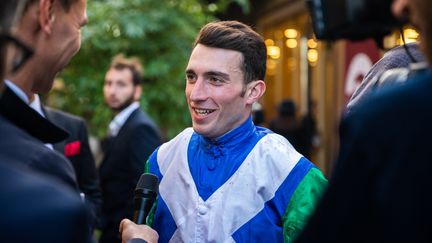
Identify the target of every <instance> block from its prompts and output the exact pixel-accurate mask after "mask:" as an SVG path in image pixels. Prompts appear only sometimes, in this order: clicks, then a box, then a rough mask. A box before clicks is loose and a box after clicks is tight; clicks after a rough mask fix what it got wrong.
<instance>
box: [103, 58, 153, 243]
mask: <svg viewBox="0 0 432 243" xmlns="http://www.w3.org/2000/svg"><path fill="white" fill-rule="evenodd" d="M141 79H142V66H141V63H140V62H139V60H138V59H137V58H125V57H124V56H123V55H117V56H116V57H114V59H113V60H112V63H111V66H110V68H109V70H108V72H107V73H106V75H105V81H104V87H103V94H104V97H105V102H106V104H107V105H108V107H109V108H110V109H111V111H112V112H113V115H115V116H114V119H113V120H112V121H111V123H110V124H109V135H108V139H107V141H106V143H105V145H104V147H105V149H104V158H103V160H102V163H101V166H100V168H99V176H100V183H101V188H102V195H103V207H102V218H101V222H100V227H101V230H102V235H101V238H100V242H101V243H107V242H120V241H121V239H120V236H119V231H118V229H119V224H120V221H121V220H122V219H123V218H129V219H131V218H132V216H133V195H134V193H133V192H134V189H135V187H136V184H137V182H138V180H139V178H140V176H141V174H142V173H143V172H144V166H145V163H146V161H147V159H148V157H149V156H150V154H151V153H152V151H153V150H154V149H156V147H158V146H159V145H160V143H161V137H160V132H159V129H158V128H157V126H156V125H155V123H154V122H153V120H152V119H151V118H150V117H149V116H148V115H147V114H146V113H145V112H144V111H142V110H141V108H140V105H139V100H140V98H141V93H142V88H141V84H140V83H141Z"/></svg>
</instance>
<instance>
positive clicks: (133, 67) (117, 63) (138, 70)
mask: <svg viewBox="0 0 432 243" xmlns="http://www.w3.org/2000/svg"><path fill="white" fill-rule="evenodd" d="M110 68H114V69H116V70H123V69H129V70H130V71H131V73H132V81H133V83H134V85H139V84H140V83H141V79H142V75H143V67H142V65H141V61H140V59H139V58H138V57H130V58H126V57H125V56H124V55H123V54H118V55H116V56H115V57H114V58H113V60H112V61H111V65H110Z"/></svg>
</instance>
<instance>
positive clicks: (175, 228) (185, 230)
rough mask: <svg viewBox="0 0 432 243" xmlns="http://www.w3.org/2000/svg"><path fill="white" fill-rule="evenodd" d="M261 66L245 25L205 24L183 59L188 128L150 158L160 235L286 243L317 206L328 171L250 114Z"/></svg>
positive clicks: (258, 44)
mask: <svg viewBox="0 0 432 243" xmlns="http://www.w3.org/2000/svg"><path fill="white" fill-rule="evenodd" d="M265 70H266V46H265V44H264V41H263V40H262V38H261V36H259V35H258V34H257V33H256V32H255V31H253V30H252V29H251V28H250V27H249V26H246V25H244V24H242V23H240V22H237V21H222V22H214V23H209V24H207V25H205V26H204V27H203V28H202V29H201V31H200V33H199V35H198V37H197V40H196V42H195V44H194V49H193V51H192V54H191V56H190V59H189V63H188V65H187V68H186V89H185V94H186V99H187V102H188V105H189V111H190V114H191V118H192V128H187V129H185V130H184V131H183V132H181V133H180V134H179V135H177V136H176V137H175V138H174V139H172V140H171V141H169V142H167V143H165V144H163V145H162V146H161V147H159V149H158V150H156V151H155V152H154V153H153V154H152V156H151V157H150V159H149V162H148V165H147V169H148V170H149V171H150V172H151V173H154V174H156V175H157V176H158V177H159V179H160V186H159V197H158V199H157V207H156V210H155V211H154V214H153V215H152V216H151V217H150V218H152V222H153V224H152V226H153V228H154V229H155V230H156V231H157V232H158V233H159V242H169V241H170V242H233V241H236V242H283V241H285V242H290V241H292V239H293V238H294V237H295V236H296V234H297V232H298V231H299V230H300V229H301V228H302V226H303V224H304V222H305V220H306V219H307V217H308V215H309V214H310V213H311V211H312V210H313V209H314V205H315V203H316V201H317V199H318V198H319V196H320V194H321V192H322V190H323V188H324V187H325V185H326V179H325V178H324V177H323V175H322V174H321V172H320V171H319V170H318V169H317V168H316V167H315V166H314V165H313V164H312V163H311V162H310V161H308V160H307V159H306V158H304V157H303V156H302V155H301V154H299V153H298V152H297V151H295V150H294V149H293V147H292V146H291V144H290V143H289V142H288V141H287V140H286V139H285V138H283V137H282V136H279V135H277V134H274V133H272V132H271V131H270V130H268V129H265V128H261V127H256V126H255V125H254V124H253V122H252V117H251V110H252V104H253V103H254V102H256V101H258V99H259V98H260V97H261V96H262V95H263V94H264V92H265V89H266V85H265V82H264V81H263V80H264V76H265ZM127 223H128V224H127V227H125V228H126V229H128V230H129V232H131V231H133V230H131V228H133V229H136V232H138V231H139V230H138V229H139V227H140V226H137V225H134V224H133V223H131V222H129V221H127ZM144 230H148V228H146V229H144V228H143V231H144ZM127 239H128V238H126V239H125V238H124V240H127Z"/></svg>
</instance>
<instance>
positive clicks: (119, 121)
mask: <svg viewBox="0 0 432 243" xmlns="http://www.w3.org/2000/svg"><path fill="white" fill-rule="evenodd" d="M138 108H139V102H138V101H135V102H133V103H132V104H130V105H129V106H128V107H126V108H125V109H123V110H122V111H121V112H120V113H118V114H117V115H116V116H115V117H114V119H113V120H112V121H111V122H110V124H109V133H110V135H111V136H117V134H118V132H119V131H120V128H121V127H122V126H123V125H124V124H125V122H126V120H127V119H128V118H129V116H130V115H131V114H132V112H133V111H135V110H136V109H138Z"/></svg>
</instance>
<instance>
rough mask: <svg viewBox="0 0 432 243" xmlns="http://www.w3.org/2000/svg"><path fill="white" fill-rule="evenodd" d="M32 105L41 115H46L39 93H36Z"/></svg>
mask: <svg viewBox="0 0 432 243" xmlns="http://www.w3.org/2000/svg"><path fill="white" fill-rule="evenodd" d="M30 107H31V108H33V110H35V111H37V112H38V113H39V114H40V115H41V116H43V117H45V113H44V112H43V110H42V104H41V102H40V98H39V95H37V94H35V95H34V99H33V100H32V102H30Z"/></svg>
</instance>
